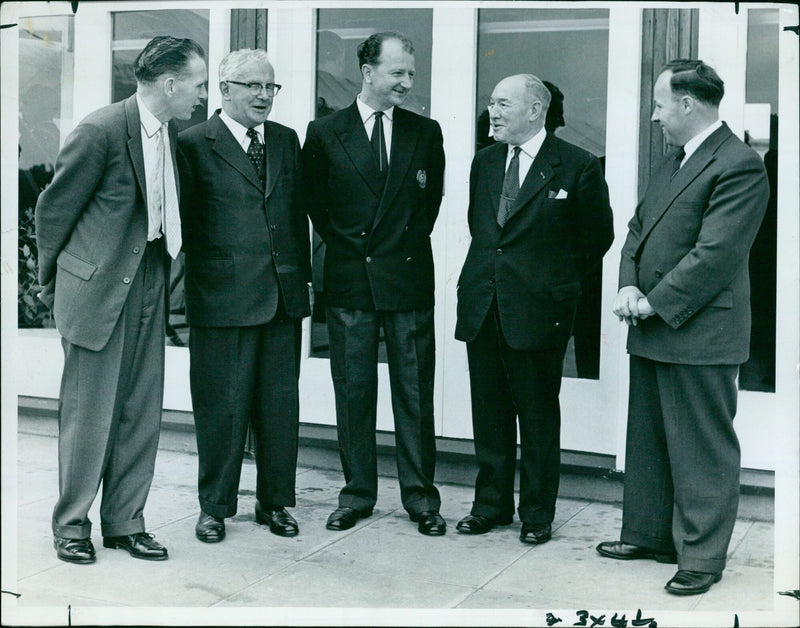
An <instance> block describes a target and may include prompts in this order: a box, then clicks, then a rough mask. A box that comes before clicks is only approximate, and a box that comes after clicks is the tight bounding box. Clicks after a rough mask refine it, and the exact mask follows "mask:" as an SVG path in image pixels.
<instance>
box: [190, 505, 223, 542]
mask: <svg viewBox="0 0 800 628" xmlns="http://www.w3.org/2000/svg"><path fill="white" fill-rule="evenodd" d="M194 535H195V536H196V537H197V538H198V539H199V540H201V541H202V542H203V543H219V542H220V541H221V540H222V539H224V538H225V522H224V521H223V520H222V519H219V518H217V517H214V516H213V515H209V514H206V513H204V512H203V511H200V518H199V519H198V520H197V524H196V525H195V526H194Z"/></svg>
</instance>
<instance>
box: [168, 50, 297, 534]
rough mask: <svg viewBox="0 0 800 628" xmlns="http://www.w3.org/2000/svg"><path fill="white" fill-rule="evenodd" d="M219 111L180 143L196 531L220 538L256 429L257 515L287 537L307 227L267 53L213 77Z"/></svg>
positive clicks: (254, 53)
mask: <svg viewBox="0 0 800 628" xmlns="http://www.w3.org/2000/svg"><path fill="white" fill-rule="evenodd" d="M219 77H220V85H219V87H220V91H221V93H222V110H221V111H220V110H217V111H216V112H215V113H214V115H213V116H211V118H210V119H209V120H208V121H207V122H205V123H203V124H198V125H197V126H194V127H192V128H190V129H187V130H186V131H185V132H183V133H181V134H180V136H179V140H178V142H179V144H178V145H179V148H180V151H181V157H179V166H180V174H181V186H182V188H183V189H184V190H185V194H184V196H183V197H182V199H181V216H182V222H183V241H184V250H185V252H186V280H185V281H186V316H187V322H188V324H189V326H190V329H191V331H190V336H189V354H190V359H191V366H190V383H191V392H192V406H193V409H194V420H195V427H196V434H197V452H198V459H199V460H198V463H199V473H198V492H199V498H200V508H201V512H200V517H199V519H198V521H197V525H196V526H195V535H196V536H197V538H198V539H199V540H200V541H203V542H205V543H216V542H219V541H222V540H223V539H224V538H225V521H224V520H225V518H226V517H232V516H233V515H235V514H236V511H237V493H238V488H239V477H240V474H241V467H242V457H243V454H244V446H245V439H246V436H247V430H248V427H250V429H251V430H252V435H253V441H254V445H253V446H254V449H255V462H256V473H257V479H256V504H255V518H256V521H257V522H258V523H261V524H265V525H268V526H269V528H270V530H271V531H272V532H273V533H274V534H277V535H279V536H295V535H296V534H298V531H299V530H298V525H297V522H296V521H295V519H294V517H292V516H291V515H290V514H289V513H288V512H287V511H286V507H287V506H288V507H291V506H294V505H295V472H296V467H297V436H298V412H299V409H298V388H297V385H298V382H297V379H298V376H299V373H300V362H299V359H300V333H301V331H300V323H301V320H302V318H303V317H304V316H307V315H308V314H309V313H310V308H309V295H308V282H309V281H310V279H311V270H310V261H309V260H310V254H309V234H308V220H307V218H306V215H305V206H304V203H303V202H302V193H303V186H302V183H301V173H300V144H299V142H298V139H297V135H296V133H295V132H294V131H293V130H292V129H290V128H287V127H285V126H283V125H280V124H277V123H275V122H268V121H267V116H268V115H269V113H270V110H271V109H272V103H273V99H274V97H275V95H276V94H277V93H278V91H279V90H280V85H277V84H276V83H275V72H274V70H273V68H272V65H271V63H270V61H269V59H268V57H267V54H266V52H264V51H263V50H236V51H234V52H231V53H229V54H228V55H226V56H225V57H224V58H223V60H222V62H221V63H220V68H219Z"/></svg>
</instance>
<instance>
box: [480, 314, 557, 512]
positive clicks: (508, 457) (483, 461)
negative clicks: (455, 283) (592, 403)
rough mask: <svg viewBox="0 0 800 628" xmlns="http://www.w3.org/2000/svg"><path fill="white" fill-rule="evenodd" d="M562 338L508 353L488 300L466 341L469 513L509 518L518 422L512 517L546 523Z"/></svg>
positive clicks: (552, 498)
mask: <svg viewBox="0 0 800 628" xmlns="http://www.w3.org/2000/svg"><path fill="white" fill-rule="evenodd" d="M567 340H568V338H567V339H559V341H558V343H557V344H555V343H554V344H553V345H552V346H549V347H547V348H543V349H541V350H532V351H520V350H517V349H513V348H511V347H510V346H509V345H508V343H507V342H506V340H505V338H504V336H503V331H502V328H501V326H500V320H499V316H498V312H497V302H496V301H494V302H493V303H492V306H491V308H490V309H489V313H488V314H487V315H486V319H485V320H484V322H483V325H482V326H481V328H480V330H479V331H478V335H477V336H476V337H475V339H474V340H473V341H471V342H468V343H467V359H468V362H469V379H470V391H471V398H472V429H473V435H474V443H475V456H476V458H477V462H478V476H477V479H476V481H475V501H474V502H473V504H472V510H471V512H472V514H473V515H481V516H484V517H488V518H490V519H499V520H506V519H510V518H512V517H513V516H514V477H515V470H516V460H517V418H518V419H519V434H520V450H521V455H520V494H519V511H518V512H519V518H520V520H521V521H523V522H525V523H550V522H552V521H553V517H554V516H555V509H556V497H557V495H558V484H559V477H560V466H561V449H560V448H561V436H560V432H561V408H560V405H559V401H558V395H559V392H560V390H561V374H562V370H563V363H564V353H565V352H566V343H567Z"/></svg>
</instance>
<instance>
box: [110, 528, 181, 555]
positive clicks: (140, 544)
mask: <svg viewBox="0 0 800 628" xmlns="http://www.w3.org/2000/svg"><path fill="white" fill-rule="evenodd" d="M103 547H108V548H110V549H124V550H125V551H126V552H128V554H130V555H131V556H133V557H134V558H142V559H144V560H167V558H169V556H168V554H167V548H166V547H164V546H163V545H161V543H159V542H158V541H156V540H155V539H154V538H153V535H152V534H148V533H147V532H137V533H136V534H127V535H125V536H106V537H103Z"/></svg>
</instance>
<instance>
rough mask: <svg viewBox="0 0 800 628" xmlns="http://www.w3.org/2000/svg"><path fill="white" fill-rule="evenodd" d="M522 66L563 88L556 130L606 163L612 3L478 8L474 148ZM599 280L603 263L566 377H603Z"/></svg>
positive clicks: (591, 277)
mask: <svg viewBox="0 0 800 628" xmlns="http://www.w3.org/2000/svg"><path fill="white" fill-rule="evenodd" d="M523 73H527V74H535V75H536V76H538V77H539V78H540V79H542V80H543V81H548V82H549V83H551V84H553V85H554V86H555V87H557V88H558V90H559V91H560V92H561V93H562V94H563V95H564V101H563V109H564V111H563V120H555V121H554V124H553V126H555V127H557V128H556V130H555V131H554V132H555V134H556V135H558V137H560V138H561V139H563V140H566V141H567V142H571V143H573V144H575V145H577V146H580V147H581V148H584V149H586V150H588V151H589V152H591V153H594V154H595V155H597V156H598V157H599V158H600V161H601V163H602V164H603V165H604V166H605V157H604V155H605V146H606V96H607V85H608V10H606V9H482V10H480V11H479V13H478V87H477V102H476V103H475V116H476V148H482V147H484V146H487V145H489V144H491V143H492V142H493V141H494V140H492V139H491V138H490V137H489V136H488V133H489V116H488V111H487V109H486V105H487V103H488V102H489V96H490V95H491V93H492V90H493V89H494V86H495V85H496V84H497V83H498V82H499V81H500V80H501V79H503V78H505V77H506V76H510V75H512V74H523ZM551 91H553V90H551ZM549 113H550V114H551V115H550V116H548V126H550V122H551V120H553V118H552V114H555V113H556V107H554V106H552V104H551V111H550V112H549ZM551 132H552V131H551ZM602 279H603V269H602V265H600V266H598V267H597V268H596V269H595V270H594V271H592V272H590V273H589V274H588V275H587V276H586V277H585V278H584V280H583V282H582V284H581V287H582V291H583V294H582V296H581V300H580V303H579V304H578V311H577V314H576V318H575V325H574V328H573V336H572V338H571V339H570V343H569V346H568V348H567V354H566V357H565V360H564V376H565V377H581V378H587V379H598V377H599V374H600V316H601V311H600V307H601V287H602Z"/></svg>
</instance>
